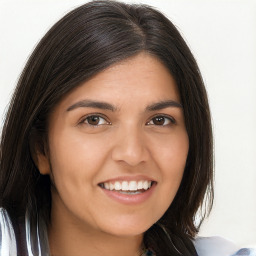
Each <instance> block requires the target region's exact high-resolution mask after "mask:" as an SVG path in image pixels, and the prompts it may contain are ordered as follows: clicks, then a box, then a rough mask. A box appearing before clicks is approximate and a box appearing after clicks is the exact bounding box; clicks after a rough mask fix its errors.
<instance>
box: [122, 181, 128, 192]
mask: <svg viewBox="0 0 256 256" xmlns="http://www.w3.org/2000/svg"><path fill="white" fill-rule="evenodd" d="M122 190H129V183H128V181H123V182H122Z"/></svg>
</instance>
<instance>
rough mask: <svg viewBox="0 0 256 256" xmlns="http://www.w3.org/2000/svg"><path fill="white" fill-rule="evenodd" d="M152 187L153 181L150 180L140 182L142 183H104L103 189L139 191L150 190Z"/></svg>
mask: <svg viewBox="0 0 256 256" xmlns="http://www.w3.org/2000/svg"><path fill="white" fill-rule="evenodd" d="M151 185H152V182H151V181H148V180H140V181H130V182H129V181H122V182H120V181H115V182H114V183H111V182H104V184H102V187H103V188H105V189H107V190H117V191H137V190H142V189H144V190H148V189H149V188H150V187H151Z"/></svg>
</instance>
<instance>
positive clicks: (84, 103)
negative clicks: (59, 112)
mask: <svg viewBox="0 0 256 256" xmlns="http://www.w3.org/2000/svg"><path fill="white" fill-rule="evenodd" d="M76 108H99V109H104V110H110V111H113V112H114V111H116V110H117V108H116V107H114V106H113V105H111V104H109V103H107V102H100V101H94V100H81V101H78V102H76V103H75V104H73V105H72V106H70V107H68V109H67V111H71V110H74V109H76Z"/></svg>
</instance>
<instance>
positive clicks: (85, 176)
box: [50, 131, 106, 189]
mask: <svg viewBox="0 0 256 256" xmlns="http://www.w3.org/2000/svg"><path fill="white" fill-rule="evenodd" d="M105 157H106V149H105V148H104V147H102V140H101V141H99V140H97V139H95V137H93V136H92V137H91V138H90V136H87V137H86V138H85V136H83V135H82V134H78V133H71V132H68V131H62V132H60V133H59V134H58V136H54V137H53V139H52V140H51V143H50V159H51V167H52V174H53V179H54V183H55V184H56V186H57V187H58V188H59V187H61V186H62V187H63V186H66V189H68V186H69V189H70V186H72V188H74V187H75V188H78V187H81V185H83V184H85V183H89V182H90V183H93V181H94V177H95V176H96V175H97V172H98V170H100V166H101V165H102V164H103V163H104V160H105Z"/></svg>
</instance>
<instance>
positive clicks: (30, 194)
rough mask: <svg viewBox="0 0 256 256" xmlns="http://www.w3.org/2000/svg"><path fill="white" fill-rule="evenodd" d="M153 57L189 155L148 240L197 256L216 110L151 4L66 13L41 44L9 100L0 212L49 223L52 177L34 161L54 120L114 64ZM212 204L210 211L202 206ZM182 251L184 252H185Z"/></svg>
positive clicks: (166, 251)
mask: <svg viewBox="0 0 256 256" xmlns="http://www.w3.org/2000/svg"><path fill="white" fill-rule="evenodd" d="M142 51H144V52H147V53H148V54H151V55H153V56H155V57H157V58H158V59H159V60H160V61H161V62H162V63H163V64H164V65H165V66H166V67H167V68H168V70H169V71H170V73H171V74H172V76H173V77H174V79H175V80H176V83H177V85H178V89H179V93H180V97H181V101H182V105H183V108H184V116H185V123H186V128H187V132H188V136H189V145H190V146H189V153H188V158H187V163H186V167H185V172H184V176H183V180H182V182H181V185H180V188H179V190H178V192H177V195H176V197H175V199H174V201H173V202H172V204H171V206H170V207H169V209H168V210H167V211H166V213H165V214H164V215H163V217H162V218H161V219H160V220H159V221H158V222H157V223H156V224H154V225H153V226H152V227H151V228H150V229H149V230H148V231H147V232H146V233H145V236H144V243H145V245H146V246H147V247H150V248H151V249H152V250H153V251H154V252H155V253H156V254H157V255H158V256H160V255H186V256H187V255H197V254H196V251H195V248H194V246H193V243H192V242H191V239H193V238H194V237H195V235H196V234H197V232H198V227H199V226H200V222H199V224H198V225H195V218H196V216H197V215H196V214H197V212H198V210H199V209H204V210H205V211H204V212H203V214H202V217H201V221H202V220H203V218H204V217H205V214H207V212H209V211H210V209H211V206H212V200H213V145H212V130H211V119H210V111H209V106H208V100H207V94H206V91H205V87H204V83H203V80H202V77H201V75H200V71H199V68H198V66H197V63H196V61H195V59H194V57H193V55H192V53H191V51H190V50H189V48H188V46H187V45H186V43H185V41H184V40H183V38H182V37H181V35H180V33H179V32H178V30H177V29H176V28H175V26H174V25H173V24H172V23H171V22H170V21H169V20H168V19H167V18H166V17H165V16H164V15H163V14H161V13H160V12H159V11H156V10H155V9H153V8H151V7H148V6H145V5H129V4H124V3H120V2H116V1H92V2H89V3H87V4H84V5H82V6H80V7H79V8H77V9H75V10H73V11H71V12H70V13H68V14H67V15H66V16H65V17H64V18H62V19H61V20H60V21H59V22H57V23H56V24H55V25H54V26H53V27H52V28H51V29H50V30H49V32H48V33H47V34H46V35H45V36H44V37H43V39H42V40H41V41H40V42H39V44H38V45H37V47H36V49H35V50H34V52H33V53H32V55H31V57H30V58H29V60H28V62H27V65H26V67H25V68H24V70H23V72H22V74H21V76H20V79H19V81H18V85H17V87H16V90H15V92H14V94H13V97H12V99H11V102H10V106H9V111H8V113H7V116H6V119H5V123H4V127H3V131H2V138H1V152H0V153H1V156H0V157H1V162H0V195H1V198H0V206H1V207H4V208H6V209H7V210H8V212H9V213H10V215H11V217H12V218H17V217H18V216H20V215H24V213H25V210H26V209H27V208H29V209H33V212H34V214H35V215H36V214H38V213H40V214H41V215H42V216H43V218H44V220H45V221H46V223H48V222H49V220H50V211H51V193H50V179H49V177H48V176H43V175H40V173H39V171H38V169H37V167H36V165H35V163H34V162H33V158H32V155H33V153H34V149H35V146H37V147H39V148H41V150H42V151H43V150H44V146H45V143H46V141H47V121H48V116H49V114H50V112H51V111H52V109H53V108H54V106H56V104H58V102H59V101H60V99H61V98H62V97H63V96H64V95H66V94H68V93H69V92H70V91H71V90H72V89H74V88H75V87H77V86H79V85H80V84H81V83H82V82H85V81H86V80H88V79H89V78H91V77H92V76H93V75H95V74H97V73H99V72H101V71H102V70H104V69H106V68H107V67H109V66H110V65H112V64H114V63H117V62H119V61H121V60H124V59H126V58H128V57H131V56H134V55H136V54H138V53H139V52H142ZM205 201H207V202H208V207H203V208H202V206H203V203H204V202H205ZM180 253H181V254H180Z"/></svg>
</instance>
